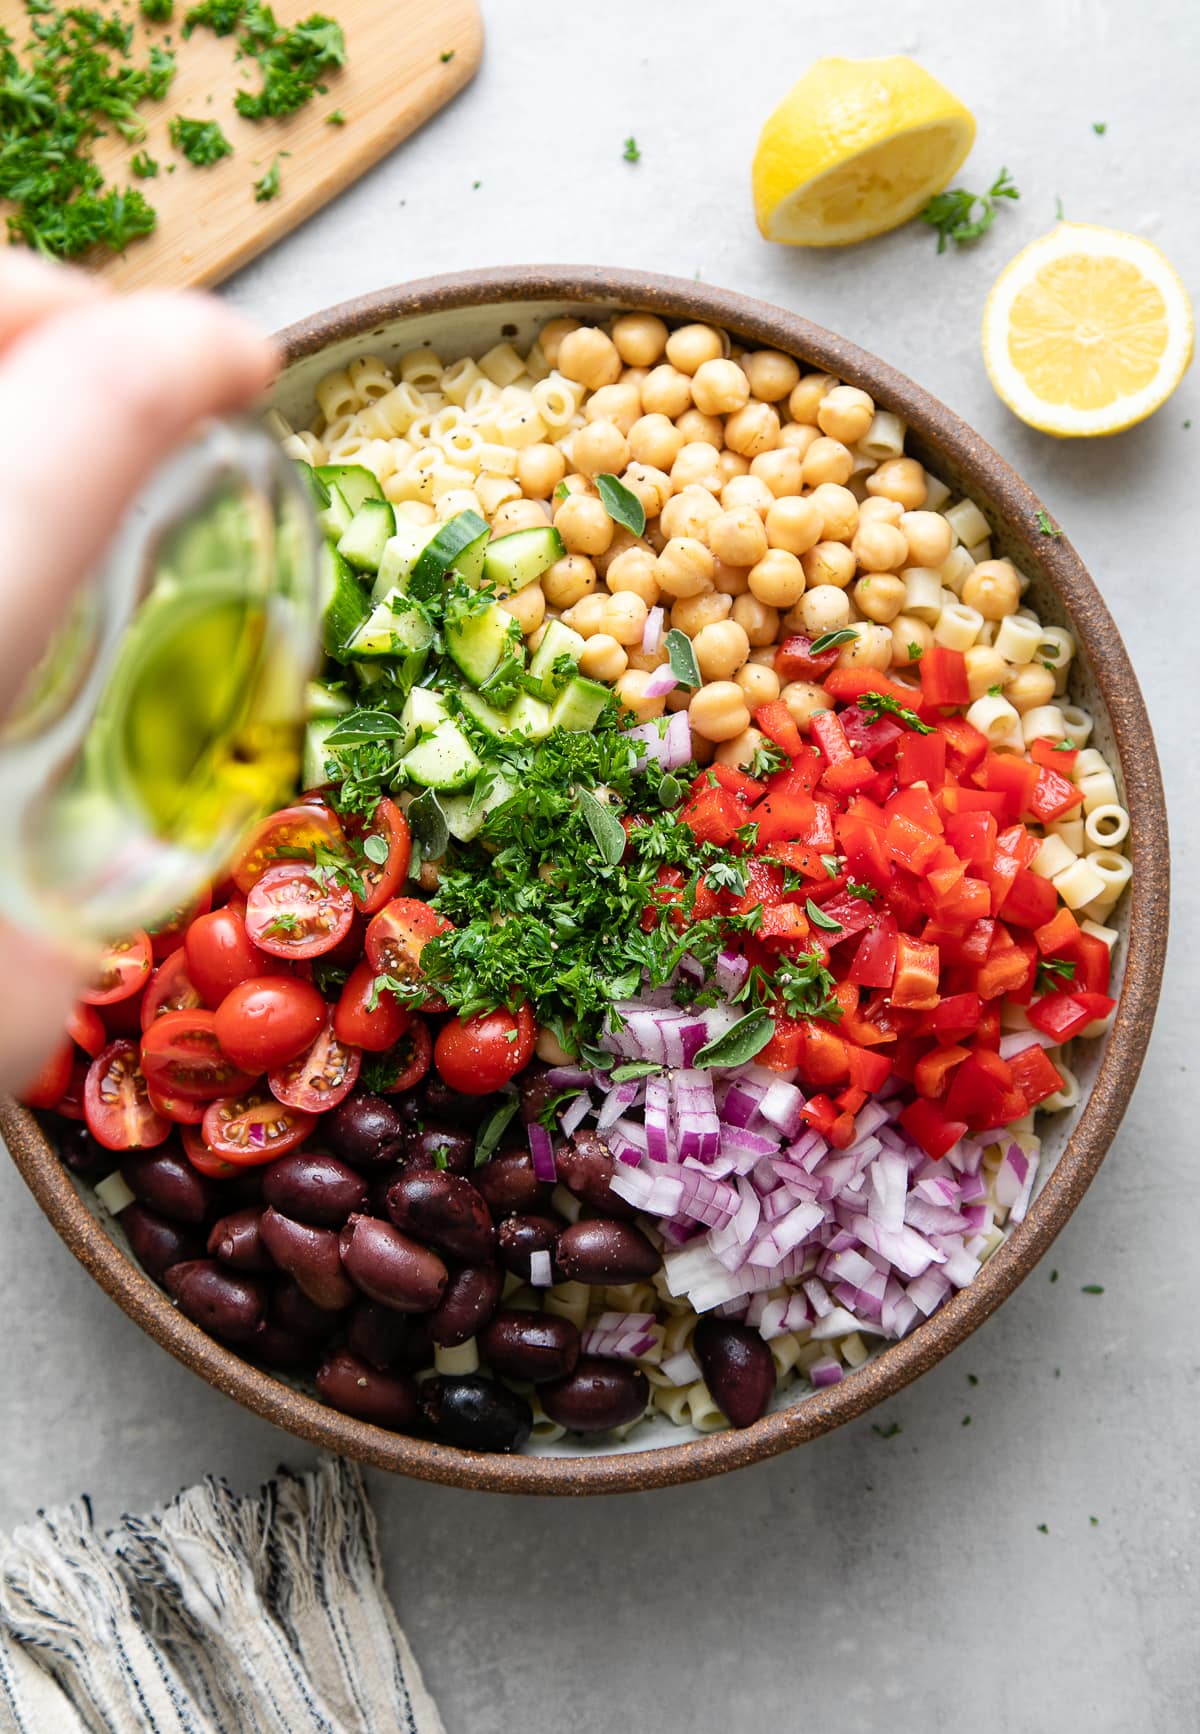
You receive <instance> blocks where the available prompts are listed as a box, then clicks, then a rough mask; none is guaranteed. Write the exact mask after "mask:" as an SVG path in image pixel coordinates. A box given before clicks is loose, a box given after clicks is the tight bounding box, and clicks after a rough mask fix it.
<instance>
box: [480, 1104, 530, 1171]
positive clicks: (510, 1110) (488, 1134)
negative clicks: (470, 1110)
mask: <svg viewBox="0 0 1200 1734" xmlns="http://www.w3.org/2000/svg"><path fill="white" fill-rule="evenodd" d="M520 1106H521V1100H520V1097H519V1096H516V1095H512V1096H506V1097H505V1099H504V1101H503V1102H501V1103H500V1105H499V1107H498V1108H496V1109H495V1110H494V1111H493V1112H492V1113H490V1114H489V1115H488V1117H487V1119H486V1120H485V1121H484V1122H483V1124H482V1125H481V1126H480V1128H479V1131H478V1132H477V1133H476V1134H475V1166H476V1168H482V1167H483V1165H484V1163H485V1162H487V1161H488V1160H489V1159H490V1158H491V1155H492V1152H493V1151H494V1150H495V1148H496V1146H497V1144H499V1142H500V1140H501V1138H502V1137H503V1136H504V1132H505V1129H506V1127H507V1126H508V1124H509V1121H510V1120H512V1118H513V1116H514V1115H515V1114H516V1112H517V1109H518V1108H519V1107H520Z"/></svg>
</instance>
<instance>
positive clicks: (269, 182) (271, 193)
mask: <svg viewBox="0 0 1200 1734" xmlns="http://www.w3.org/2000/svg"><path fill="white" fill-rule="evenodd" d="M280 161H281V159H280V158H279V157H276V158H275V161H274V162H273V163H272V164H271V166H270V168H269V169H268V170H267V172H266V174H265V175H264V176H263V177H262V179H261V180H260V181H255V183H254V201H255V203H256V204H259V205H265V204H266V202H267V200H268V199H274V198H276V197H277V196H278V194H279V164H280Z"/></svg>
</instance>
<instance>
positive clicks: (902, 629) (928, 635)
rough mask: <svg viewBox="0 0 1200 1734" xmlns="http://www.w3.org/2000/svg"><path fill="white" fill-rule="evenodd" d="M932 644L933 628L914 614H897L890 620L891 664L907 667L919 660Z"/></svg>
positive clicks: (897, 666) (896, 666)
mask: <svg viewBox="0 0 1200 1734" xmlns="http://www.w3.org/2000/svg"><path fill="white" fill-rule="evenodd" d="M932 645H933V628H932V626H930V625H929V623H928V621H925V620H918V619H917V617H916V615H915V614H897V616H896V618H895V619H894V620H893V621H892V665H893V667H895V668H908V667H910V666H911V665H912V664H913V663H916V662H920V660H921V658H922V657H923V656H924V654H925V652H926V651H927V650H929V649H930V648H931V647H932Z"/></svg>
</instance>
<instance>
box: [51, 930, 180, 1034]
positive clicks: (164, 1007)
mask: <svg viewBox="0 0 1200 1734" xmlns="http://www.w3.org/2000/svg"><path fill="white" fill-rule="evenodd" d="M203 1004H204V1001H203V1000H202V999H201V997H200V989H199V988H198V987H197V986H196V984H195V982H194V981H193V980H192V978H191V976H190V975H189V974H188V961H187V954H186V953H185V952H184V951H183V949H182V948H180V950H178V951H173V952H172V953H171V955H170V957H165V958H164V959H163V961H162V962H161V963H160V964H159V966H158V968H157V969H156V970H155V971H154V974H153V975H152V976H151V977H150V980H149V983H148V984H147V987H146V991H145V993H144V994H143V995H142V1028H143V1030H148V1029H149V1028H150V1025H151V1024H152V1023H153V1022H154V1020H155V1018H158V1017H162V1015H163V1014H164V1012H173V1011H192V1010H194V1009H195V1007H196V1006H201V1005H203ZM75 1040H76V1041H78V1040H79V1037H78V1036H76V1038H75Z"/></svg>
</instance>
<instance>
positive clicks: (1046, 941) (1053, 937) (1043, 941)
mask: <svg viewBox="0 0 1200 1734" xmlns="http://www.w3.org/2000/svg"><path fill="white" fill-rule="evenodd" d="M1078 933H1079V923H1078V922H1077V921H1076V919H1075V917H1074V916H1073V915H1072V914H1071V911H1070V910H1069V909H1068V908H1067V906H1066V904H1065V903H1064V905H1063V907H1062V908H1061V909H1060V910H1058V911H1057V913H1056V914H1055V916H1054V919H1053V920H1052V921H1048V922H1047V923H1046V925H1045V926H1044V927H1039V928H1037V929H1036V931H1035V932H1034V935H1033V937H1034V939H1035V940H1036V942H1037V948H1038V950H1039V951H1040V952H1041V954H1042V956H1043V957H1053V956H1054V955H1055V953H1056V952H1060V951H1064V950H1065V949H1066V948H1067V946H1069V945H1071V944H1073V943H1074V941H1075V938H1076V936H1077V935H1078ZM1103 943H1104V942H1103V940H1102V941H1101V944H1103Z"/></svg>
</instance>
